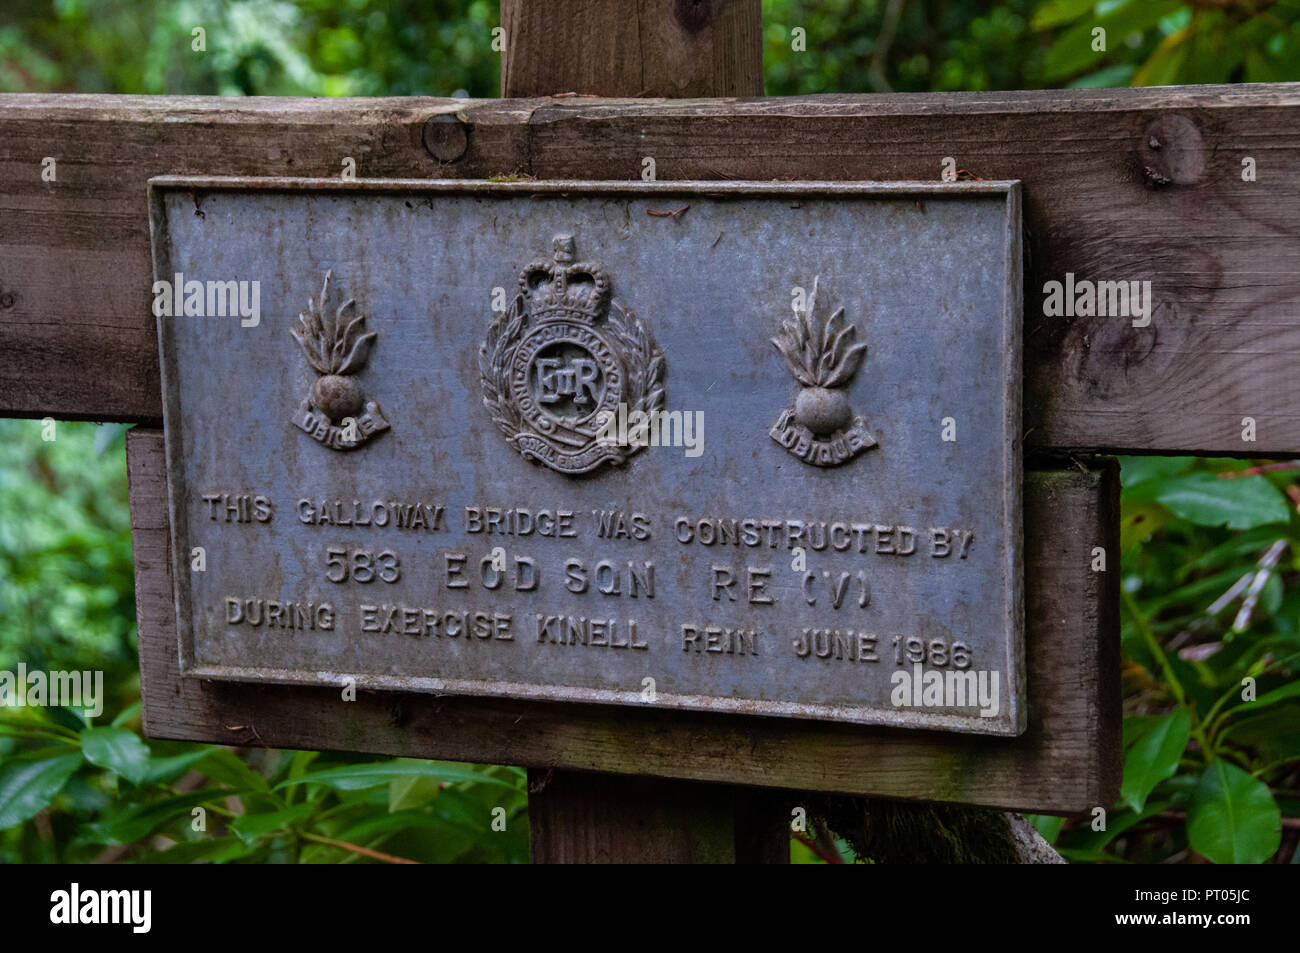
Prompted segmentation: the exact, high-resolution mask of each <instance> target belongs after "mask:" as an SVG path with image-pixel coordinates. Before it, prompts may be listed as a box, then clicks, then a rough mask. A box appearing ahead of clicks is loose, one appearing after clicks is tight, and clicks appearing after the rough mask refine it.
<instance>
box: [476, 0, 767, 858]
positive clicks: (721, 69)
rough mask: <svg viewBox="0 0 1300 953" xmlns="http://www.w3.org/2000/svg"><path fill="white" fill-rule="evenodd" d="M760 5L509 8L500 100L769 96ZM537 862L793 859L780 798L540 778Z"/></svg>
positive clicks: (569, 0)
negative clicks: (567, 95)
mask: <svg viewBox="0 0 1300 953" xmlns="http://www.w3.org/2000/svg"><path fill="white" fill-rule="evenodd" d="M762 21H763V17H762V7H761V3H760V0H632V2H629V0H548V2H546V3H537V2H530V0H501V25H502V26H503V27H504V28H505V48H504V50H503V51H502V56H501V95H502V96H506V97H525V96H546V95H549V94H552V93H566V92H575V93H591V94H594V95H597V96H614V97H647V96H653V97H660V96H662V97H694V96H762V95H763V29H762V27H763V22H762ZM528 811H529V822H530V824H531V825H532V835H531V836H532V856H533V861H534V863H788V862H789V859H790V848H789V834H788V832H787V825H786V821H785V817H786V816H788V815H786V814H785V813H784V810H783V807H782V802H781V800H780V798H779V797H778V796H777V795H774V794H771V793H769V792H764V791H756V790H752V789H747V788H735V787H730V786H727V785H717V784H701V783H697V782H690V781H673V780H667V779H661V778H641V777H623V776H618V775H609V774H587V773H583V772H576V771H554V772H552V771H531V772H530V773H529V795H528Z"/></svg>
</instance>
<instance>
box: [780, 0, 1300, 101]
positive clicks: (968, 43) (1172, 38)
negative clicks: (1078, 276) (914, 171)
mask: <svg viewBox="0 0 1300 953" xmlns="http://www.w3.org/2000/svg"><path fill="white" fill-rule="evenodd" d="M796 27H798V28H801V29H803V30H804V31H805V36H804V38H803V42H804V44H805V49H804V51H802V52H801V51H798V50H796V49H795V48H794V44H795V38H794V34H793V31H794V29H795V28H796ZM1098 28H1101V29H1104V30H1105V31H1106V33H1105V43H1104V48H1102V49H1097V48H1095V47H1097V46H1098V43H1097V36H1096V35H1095V34H1094V32H1093V31H1094V30H1096V29H1098ZM763 36H764V49H763V54H764V78H765V80H766V91H767V95H769V96H784V95H798V94H805V93H863V92H890V91H898V92H924V91H930V90H986V89H1039V88H1043V87H1052V86H1062V85H1068V86H1081V87H1096V86H1125V85H1130V84H1131V85H1134V86H1158V85H1168V84H1174V83H1226V82H1240V81H1245V82H1272V81H1279V80H1295V79H1300V0H1259V2H1243V3H1206V2H1200V3H1195V2H1185V0H1005V2H1002V3H998V4H988V3H984V2H977V0H928V2H925V3H917V2H903V0H764V2H763Z"/></svg>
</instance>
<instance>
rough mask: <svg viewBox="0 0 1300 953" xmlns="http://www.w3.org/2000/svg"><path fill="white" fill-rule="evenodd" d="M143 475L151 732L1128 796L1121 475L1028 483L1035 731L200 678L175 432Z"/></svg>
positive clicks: (1079, 809) (993, 799) (863, 788)
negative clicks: (183, 582)
mask: <svg viewBox="0 0 1300 953" xmlns="http://www.w3.org/2000/svg"><path fill="white" fill-rule="evenodd" d="M127 467H128V473H129V475H130V482H131V527H132V543H133V546H134V552H135V591H136V606H137V615H138V620H139V632H140V636H139V645H140V681H141V692H142V696H143V699H144V726H145V732H146V733H147V734H148V735H150V736H151V737H155V738H177V739H181V740H188V741H209V742H216V743H221V744H232V745H266V746H269V747H275V748H324V749H331V750H348V751H367V752H375V753H381V754H389V755H402V756H408V757H421V758H443V759H448V760H454V761H476V762H486V763H493V764H502V763H505V764H518V765H525V766H528V767H533V768H542V769H546V768H554V769H559V770H569V769H572V770H580V771H603V772H609V773H612V774H628V775H632V774H641V775H655V776H659V777H666V778H678V779H683V780H697V781H712V782H718V783H722V784H731V785H753V786H762V787H770V788H781V789H786V790H791V791H801V790H802V791H827V792H839V793H846V794H868V795H875V796H879V797H887V798H889V797H892V798H909V799H920V800H935V801H952V802H957V803H966V804H983V805H988V806H992V807H1001V808H1007V809H1011V810H1025V811H1033V812H1038V813H1049V814H1050V813H1060V814H1079V813H1083V812H1086V811H1088V810H1090V809H1091V808H1093V807H1109V806H1110V805H1111V804H1112V803H1113V801H1114V798H1115V796H1116V794H1117V792H1118V789H1119V774H1120V749H1119V739H1120V718H1121V712H1120V679H1119V623H1118V618H1117V613H1118V604H1119V589H1118V578H1119V574H1118V571H1117V567H1116V566H1114V565H1112V566H1111V569H1110V571H1109V572H1094V571H1093V570H1092V563H1093V555H1092V550H1093V547H1094V546H1102V547H1105V548H1106V550H1107V552H1109V553H1111V554H1112V560H1114V558H1115V554H1117V553H1118V551H1119V550H1118V533H1119V502H1118V496H1119V490H1118V479H1117V473H1116V470H1117V468H1116V467H1114V466H1113V465H1112V466H1108V467H1105V468H1103V469H1098V470H1089V471H1086V472H1085V471H1083V470H1080V469H1075V468H1070V469H1067V470H1051V471H1037V472H1035V471H1031V472H1029V473H1027V474H1026V480H1025V493H1024V499H1025V574H1026V579H1025V595H1026V603H1025V616H1026V643H1027V653H1026V656H1027V657H1026V664H1027V666H1028V668H1027V675H1028V678H1027V681H1028V692H1029V701H1028V710H1029V724H1028V727H1027V728H1026V730H1025V733H1024V734H1023V735H1020V736H1019V737H1017V738H1001V737H994V736H987V735H956V734H942V733H938V732H929V731H915V730H905V729H882V728H866V727H862V726H858V725H848V724H832V723H829V722H817V721H793V720H788V719H781V718H763V717H758V716H748V715H728V714H717V713H706V712H681V711H665V710H660V709H649V708H645V709H643V708H633V707H610V706H598V705H579V704H566V703H557V702H527V701H509V700H505V699H497V698H483V697H468V696H450V695H441V696H435V695H421V694H398V693H379V692H362V693H360V694H359V695H358V696H357V698H356V700H355V701H343V700H342V697H341V694H340V692H339V691H338V690H337V689H334V688H318V687H300V686H291V685H271V684H267V685H253V684H241V683H234V682H216V681H203V680H200V679H194V678H182V677H181V675H180V673H179V664H178V652H177V641H176V609H175V602H174V599H173V590H172V580H171V570H170V568H169V567H170V565H171V561H170V559H169V558H168V555H167V547H168V545H169V544H168V539H169V533H168V515H167V482H166V473H165V463H164V454H163V440H162V432H161V431H158V430H148V429H140V428H136V429H135V430H132V431H130V432H129V434H128V439H127ZM611 790H613V787H611ZM664 790H667V789H666V788H665V789H664ZM750 803H751V806H752V805H753V804H754V803H755V802H753V801H752V799H751V800H750ZM796 803H797V802H796ZM593 823H594V822H593ZM602 826H607V825H604V824H603V822H602V824H596V825H595V827H602ZM593 829H595V828H593ZM737 843H738V842H737ZM598 846H599V845H597V847H594V848H593V849H598Z"/></svg>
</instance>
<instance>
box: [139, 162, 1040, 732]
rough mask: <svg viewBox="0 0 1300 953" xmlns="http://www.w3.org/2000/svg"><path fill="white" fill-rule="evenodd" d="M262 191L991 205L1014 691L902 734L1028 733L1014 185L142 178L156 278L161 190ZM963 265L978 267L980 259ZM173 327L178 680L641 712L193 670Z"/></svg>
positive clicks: (455, 683) (774, 708)
mask: <svg viewBox="0 0 1300 953" xmlns="http://www.w3.org/2000/svg"><path fill="white" fill-rule="evenodd" d="M213 191H224V192H267V191H279V192H286V193H300V194H301V193H327V194H340V193H341V194H349V193H363V194H378V195H416V196H421V197H423V196H428V195H438V194H470V195H475V194H477V195H493V196H500V195H513V196H518V197H519V198H520V199H523V200H526V199H527V198H528V197H529V196H534V195H571V194H575V193H577V194H582V195H584V196H601V195H609V196H637V197H641V196H646V195H665V196H681V197H684V198H689V197H690V196H700V197H706V198H719V197H737V198H779V199H787V198H792V197H793V198H797V197H800V196H807V197H818V198H827V197H832V198H833V197H835V196H844V197H853V198H888V199H904V200H906V199H909V198H910V199H913V200H914V201H916V202H917V203H918V205H919V203H921V202H923V201H932V200H939V201H943V200H950V199H961V198H969V197H971V196H993V197H1001V198H1002V200H1003V201H1004V202H1005V209H1004V214H1005V225H1006V227H1005V230H1004V233H1003V239H1004V242H1003V246H1002V248H1001V252H1002V260H1003V261H1004V262H1005V266H1006V267H1005V278H1004V288H1005V293H1004V297H1003V307H1002V314H1001V321H1002V341H1003V347H1002V349H1001V355H1002V366H1001V367H1000V368H999V372H1000V373H999V380H1000V381H1001V382H1002V385H1003V392H1002V394H1001V395H1000V403H1001V405H1002V407H1003V408H1004V414H1003V417H1002V429H1003V434H1002V447H1003V459H1002V468H1001V474H1000V475H999V479H1000V481H1001V482H1002V485H1003V486H1005V487H1006V488H1007V492H1006V493H1005V494H1003V496H1002V514H1001V518H1000V520H999V522H1000V524H1001V526H1002V527H1003V529H1004V531H1005V533H1006V536H1007V538H1008V539H1009V540H1011V545H1009V546H1008V547H1007V548H1006V553H1005V558H1006V566H1005V578H1006V579H1007V580H1008V581H1009V585H1008V587H1007V589H1006V591H1004V592H1003V593H1002V595H1003V596H1004V598H1005V602H1004V604H1003V618H1004V619H1005V620H1006V631H1008V632H1010V633H1011V645H1010V653H1009V655H1010V657H1009V658H1008V659H1007V664H1008V665H1009V666H1010V668H1011V670H1012V673H1013V674H1014V685H1013V686H1011V691H1009V693H1008V711H1007V713H1006V714H1005V715H1001V716H999V717H997V718H992V719H988V720H986V721H984V720H981V721H978V722H975V721H972V720H971V719H969V718H967V717H963V716H955V715H947V714H936V713H930V712H924V711H921V712H918V711H909V712H908V713H907V715H906V723H907V725H908V729H907V730H918V729H937V730H945V731H953V732H960V733H970V734H982V735H1010V736H1014V735H1019V734H1020V733H1021V732H1023V731H1024V730H1025V726H1026V723H1027V710H1026V708H1027V706H1026V699H1027V695H1026V664H1025V636H1024V629H1025V622H1024V564H1023V546H1024V544H1023V529H1022V519H1021V507H1022V494H1021V487H1022V482H1023V476H1022V468H1021V452H1022V435H1021V432H1020V431H1021V399H1022V396H1021V395H1022V392H1023V383H1022V373H1023V357H1022V333H1021V326H1022V319H1021V315H1022V307H1023V288H1022V284H1023V263H1022V251H1021V234H1022V222H1021V193H1020V183H1019V181H1016V180H1008V181H961V182H942V183H936V182H775V181H772V182H756V181H725V182H712V181H680V182H678V181H665V182H643V181H632V182H627V181H601V180H594V181H578V180H574V181H568V180H559V181H557V180H549V181H545V182H533V181H521V182H494V181H490V180H469V179H434V180H429V179H341V178H340V179H308V178H292V177H258V176H249V177H245V176H229V177H228V176H158V177H155V178H151V179H150V180H149V208H150V238H151V242H152V254H153V265H154V275H155V277H159V276H167V275H170V274H172V272H173V268H172V266H171V263H170V260H169V257H168V249H169V245H170V242H169V239H168V236H167V217H166V210H165V206H164V196H165V195H166V194H167V193H169V192H180V193H183V194H186V195H189V196H191V197H192V198H193V200H194V203H195V208H196V209H198V208H199V206H200V204H201V195H202V193H204V192H213ZM972 263H973V265H974V266H976V267H978V264H979V259H978V258H973V259H972ZM173 326H174V325H173V322H172V321H171V320H169V319H166V318H159V319H157V331H158V347H159V362H160V366H161V376H162V390H163V413H164V420H165V422H166V428H165V430H164V437H165V441H166V457H167V464H168V465H167V480H168V487H169V498H170V501H171V503H170V529H171V537H172V538H171V544H172V545H171V549H172V566H171V570H172V577H173V580H174V593H173V597H174V606H175V613H176V625H177V631H178V646H179V653H180V672H181V674H182V675H183V676H186V677H194V678H210V679H222V680H229V681H238V682H250V683H273V684H286V685H321V684H322V683H325V684H329V683H330V682H331V681H336V682H337V683H338V684H339V685H342V684H344V683H345V679H346V680H348V682H349V683H351V684H354V685H356V686H357V687H358V688H362V689H368V690H373V691H388V692H409V691H418V692H426V693H431V694H443V693H445V694H448V695H480V696H482V695H487V696H497V697H502V698H515V699H525V700H538V701H556V702H566V703H587V704H618V705H626V706H629V707H646V706H645V703H644V701H643V700H642V698H641V693H640V692H639V691H635V690H626V691H620V690H610V689H596V688H580V687H574V686H561V685H544V684H529V683H520V682H501V681H489V680H481V679H443V678H434V677H423V676H420V677H417V676H385V675H377V674H357V673H329V672H316V671H299V670H290V669H280V668H268V667H251V666H250V667H244V666H227V665H200V664H198V663H196V661H195V657H194V630H193V625H192V622H191V620H192V619H193V610H192V605H191V593H190V588H189V586H188V585H187V584H186V580H187V579H188V578H189V570H188V556H187V553H188V551H189V550H188V545H183V544H182V541H184V540H187V539H188V538H189V525H188V515H187V514H186V513H185V512H184V510H183V508H180V507H178V506H177V505H176V500H177V499H178V497H179V493H178V489H179V488H178V487H176V486H173V485H172V480H173V477H174V476H175V475H178V474H179V466H178V465H179V462H180V461H181V459H182V458H183V437H182V430H181V426H182V424H183V423H184V421H183V419H182V416H181V413H180V407H179V388H180V387H181V386H182V382H181V380H180V375H179V373H178V369H177V367H176V365H175V359H174V348H171V347H170V346H169V344H170V339H169V335H170V333H171V329H172V328H173ZM845 476H846V479H851V477H852V474H851V472H846V474H845ZM654 707H655V708H659V709H681V710H691V711H707V712H725V713H734V714H744V715H763V716H777V717H785V718H797V719H820V720H825V721H833V722H839V723H853V724H862V725H902V724H903V723H904V719H902V718H897V717H894V715H893V713H892V712H890V711H888V710H878V709H854V710H853V711H852V714H851V716H850V715H849V714H846V711H845V709H843V708H839V707H834V706H826V705H811V704H804V703H800V702H797V701H784V700H782V701H770V700H755V699H731V698H726V697H719V696H708V695H679V694H672V693H669V692H659V693H657V698H656V701H655V703H654Z"/></svg>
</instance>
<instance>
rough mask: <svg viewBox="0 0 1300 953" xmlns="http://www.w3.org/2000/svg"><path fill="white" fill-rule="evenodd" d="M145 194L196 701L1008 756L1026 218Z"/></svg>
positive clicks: (165, 188)
mask: <svg viewBox="0 0 1300 953" xmlns="http://www.w3.org/2000/svg"><path fill="white" fill-rule="evenodd" d="M151 190H152V191H151V199H152V208H153V219H152V221H153V240H154V260H155V278H156V283H155V285H154V288H153V307H154V313H155V314H156V315H157V316H158V330H159V345H160V348H161V354H162V368H163V384H164V391H165V424H166V437H167V466H168V478H169V485H170V494H171V509H172V514H171V516H172V538H173V548H172V551H173V558H174V567H173V569H174V576H175V579H176V586H177V588H176V606H177V615H178V629H179V632H180V646H179V650H180V656H181V665H182V671H183V672H184V673H185V674H186V675H189V676H194V677H202V678H213V679H235V680H240V681H256V682H286V683H306V684H326V685H335V686H341V689H342V690H343V691H344V693H345V694H346V691H347V690H348V688H349V687H350V686H355V687H358V688H360V689H363V690H364V689H371V690H402V691H412V690H413V691H428V692H446V693H457V694H467V693H468V694H491V695H502V696H510V697H518V698H530V699H549V700H561V701H580V702H595V703H611V704H626V705H643V706H644V705H649V706H659V707H664V708H685V709H701V710H709V711H720V712H738V713H748V714H763V715H771V716H783V717H796V718H819V719H828V720H834V721H844V722H857V723H862V724H882V725H894V726H901V727H924V728H938V729H948V730H957V731H969V732H980V733H987V734H1008V735H1010V734H1016V733H1018V732H1019V731H1021V730H1022V729H1023V727H1024V723H1025V711H1024V704H1023V699H1024V668H1023V645H1022V629H1023V619H1022V616H1023V608H1022V594H1021V589H1022V567H1021V557H1020V552H1021V539H1020V535H1021V530H1020V481H1021V476H1020V462H1019V461H1020V391H1021V381H1020V373H1021V372H1020V368H1021V358H1020V307H1021V283H1020V282H1021V274H1020V267H1021V266H1020V251H1019V243H1020V212H1019V189H1018V185H1017V184H1016V183H1006V182H1002V183H992V182H973V183H959V184H951V185H949V184H943V185H940V184H933V185H930V184H911V183H892V184H869V183H860V184H834V183H738V182H727V183H658V184H655V183H650V184H643V183H597V182H554V183H489V182H411V181H400V182H399V181H387V182H385V181H320V180H285V179H265V180H246V179H243V180H241V179H183V178H165V179H155V180H153V182H152V184H151Z"/></svg>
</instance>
